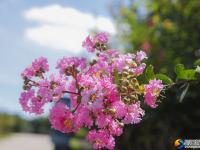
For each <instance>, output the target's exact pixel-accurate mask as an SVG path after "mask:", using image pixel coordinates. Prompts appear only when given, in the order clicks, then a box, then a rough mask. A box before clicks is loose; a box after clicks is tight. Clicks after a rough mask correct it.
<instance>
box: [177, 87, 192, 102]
mask: <svg viewBox="0 0 200 150" xmlns="http://www.w3.org/2000/svg"><path fill="white" fill-rule="evenodd" d="M189 86H190V84H189V83H187V84H186V86H185V87H184V89H183V91H182V93H181V95H180V98H179V102H180V103H181V102H182V101H183V98H184V97H185V95H186V93H187V91H188V89H189Z"/></svg>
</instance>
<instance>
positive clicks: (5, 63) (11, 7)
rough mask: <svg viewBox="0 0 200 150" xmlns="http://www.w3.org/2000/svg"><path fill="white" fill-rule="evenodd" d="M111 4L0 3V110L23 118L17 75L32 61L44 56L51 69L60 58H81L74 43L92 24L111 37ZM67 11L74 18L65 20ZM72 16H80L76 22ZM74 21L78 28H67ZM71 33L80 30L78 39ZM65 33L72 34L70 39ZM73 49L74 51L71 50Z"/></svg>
mask: <svg viewBox="0 0 200 150" xmlns="http://www.w3.org/2000/svg"><path fill="white" fill-rule="evenodd" d="M111 2H112V1H108V0H95V1H93V0H56V1H55V0H54V1H53V0H1V1H0V52H1V53H0V56H1V58H0V69H1V72H0V85H1V86H0V111H6V112H9V113H18V114H21V115H24V113H23V112H22V111H21V108H20V106H19V104H18V98H19V94H20V92H21V89H22V88H21V85H22V80H21V77H20V73H21V71H22V70H23V69H24V68H25V67H26V66H27V65H29V64H30V63H31V61H32V60H33V59H35V58H37V57H39V56H45V57H47V58H48V59H49V62H50V65H51V67H53V66H55V63H56V60H57V59H58V58H61V57H63V56H64V55H84V54H85V53H84V52H82V49H80V48H79V47H77V45H78V44H79V45H81V43H76V42H78V41H80V39H81V38H82V37H83V35H85V34H86V33H89V30H90V29H91V28H93V27H94V26H92V23H93V22H95V27H97V28H98V27H99V26H101V27H102V28H105V31H107V30H109V31H110V32H111V34H115V28H114V27H113V24H112V20H111V19H110V18H111V17H110V16H109V10H108V5H109V3H111ZM66 11H68V13H66ZM71 12H73V13H74V14H73V15H74V16H75V17H74V19H73V18H72V17H69V15H70V13H71ZM51 13H52V14H51ZM45 14H46V15H45ZM55 14H56V15H55ZM73 15H72V16H73ZM81 15H83V17H82V16H81ZM76 16H80V19H77V18H76ZM62 17H63V19H62ZM67 17H68V18H67ZM84 17H85V18H84ZM65 19H66V20H65ZM81 19H82V20H81ZM84 19H85V20H86V21H85V20H84ZM102 20H103V21H102ZM77 21H82V22H79V23H77V24H78V26H77V27H73V29H72V27H71V26H73V23H76V22H77ZM88 22H90V23H88ZM99 22H101V23H99ZM102 22H103V23H104V24H102ZM101 27H100V28H101ZM98 29H99V28H98ZM75 30H76V31H77V30H78V31H79V30H80V33H82V34H80V35H81V36H79V37H78V34H77V33H75ZM100 30H101V29H100ZM71 31H74V32H71ZM68 32H70V33H69V34H73V33H74V35H71V36H70V35H69V34H67V33H68ZM62 33H63V34H64V33H65V34H66V35H62ZM47 34H48V35H47ZM70 37H71V39H72V40H71V41H70ZM59 39H60V40H59ZM64 39H66V40H64ZM73 39H77V40H76V41H75V40H73ZM52 41H56V42H52ZM66 43H71V45H69V44H66ZM69 48H72V49H71V50H70V49H69ZM75 48H77V49H78V50H77V51H75V50H73V49H75Z"/></svg>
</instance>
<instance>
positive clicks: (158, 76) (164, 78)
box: [156, 74, 173, 84]
mask: <svg viewBox="0 0 200 150" xmlns="http://www.w3.org/2000/svg"><path fill="white" fill-rule="evenodd" d="M156 79H160V80H162V81H163V83H165V84H172V83H173V81H172V79H171V78H170V77H168V76H166V75H164V74H156Z"/></svg>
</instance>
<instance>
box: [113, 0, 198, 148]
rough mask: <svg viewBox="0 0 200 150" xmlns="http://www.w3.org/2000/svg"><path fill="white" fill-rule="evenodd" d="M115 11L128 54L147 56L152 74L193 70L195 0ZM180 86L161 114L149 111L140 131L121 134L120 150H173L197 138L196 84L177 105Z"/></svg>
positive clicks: (163, 0)
mask: <svg viewBox="0 0 200 150" xmlns="http://www.w3.org/2000/svg"><path fill="white" fill-rule="evenodd" d="M113 8H115V9H113V15H114V17H115V18H116V20H117V24H118V28H119V30H118V31H119V37H120V39H121V41H123V44H124V45H125V49H126V51H127V52H134V51H135V50H138V49H143V50H145V51H146V52H147V53H148V56H149V60H148V61H149V63H151V64H153V66H155V71H156V72H158V71H159V72H161V73H167V74H168V75H169V76H170V77H172V78H175V74H174V66H175V64H177V63H183V64H184V65H185V66H186V67H193V66H194V65H193V63H194V61H195V60H196V59H197V58H199V56H200V50H199V49H200V34H199V33H200V26H199V24H200V9H199V8H200V1H199V0H192V1H188V0H160V1H157V0H144V1H142V2H141V1H140V2H136V1H128V3H126V4H124V3H120V4H119V3H118V4H117V5H115V6H114V7H113ZM116 8H117V9H116ZM180 86H181V85H179V86H176V87H174V88H172V89H171V90H169V91H168V92H167V93H166V98H165V99H163V100H162V104H161V105H160V106H159V108H158V109H156V110H148V111H150V112H151V113H150V114H148V115H147V116H146V118H145V119H144V120H143V121H142V122H141V123H140V124H139V125H135V126H127V127H126V128H125V133H124V134H123V135H122V136H121V137H120V138H119V139H118V142H117V144H118V149H126V150H132V149H134V150H157V149H162V150H168V149H170V150H171V149H175V148H174V141H175V140H176V139H178V138H183V139H184V138H186V139H197V138H200V120H199V117H200V109H199V108H200V102H199V100H200V94H199V93H198V92H199V91H200V87H199V83H197V82H194V83H193V84H192V85H191V86H190V88H189V91H188V93H187V95H186V97H185V98H184V100H183V102H182V103H179V101H178V99H177V95H179V92H180V91H181V89H180ZM175 91H176V92H175Z"/></svg>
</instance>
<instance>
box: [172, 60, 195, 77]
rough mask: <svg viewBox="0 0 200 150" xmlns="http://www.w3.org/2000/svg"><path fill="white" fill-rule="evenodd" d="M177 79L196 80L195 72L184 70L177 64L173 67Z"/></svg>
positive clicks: (182, 66)
mask: <svg viewBox="0 0 200 150" xmlns="http://www.w3.org/2000/svg"><path fill="white" fill-rule="evenodd" d="M175 73H176V75H177V79H183V80H196V79H197V78H196V71H195V70H194V69H185V67H184V65H182V64H177V65H176V67H175Z"/></svg>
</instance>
